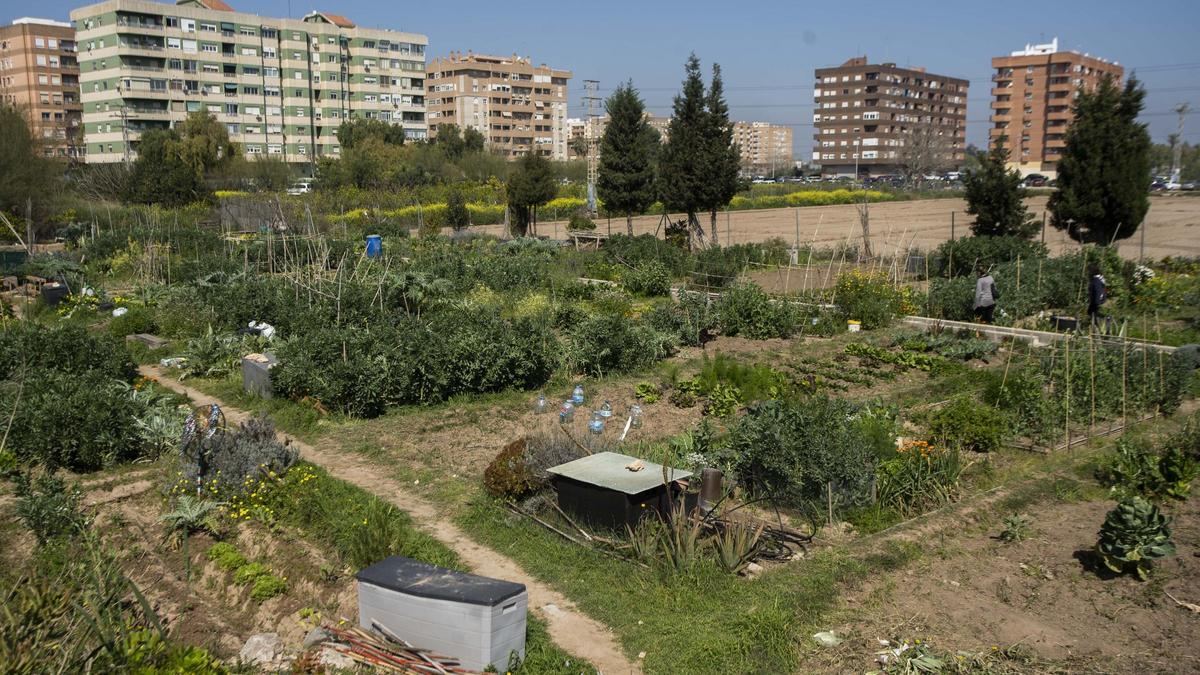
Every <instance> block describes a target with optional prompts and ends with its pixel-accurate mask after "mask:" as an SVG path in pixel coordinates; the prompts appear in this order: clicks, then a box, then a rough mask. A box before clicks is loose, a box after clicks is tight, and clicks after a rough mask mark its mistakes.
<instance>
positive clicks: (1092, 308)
mask: <svg viewBox="0 0 1200 675" xmlns="http://www.w3.org/2000/svg"><path fill="white" fill-rule="evenodd" d="M1105 300H1108V284H1107V283H1105V281H1104V275H1102V274H1100V266H1099V265H1097V264H1096V263H1091V264H1090V265H1088V308H1087V313H1088V318H1089V319H1090V320H1091V325H1092V328H1097V329H1098V328H1100V327H1101V325H1102V320H1103V319H1104V315H1103V314H1101V313H1100V307H1101V305H1103V304H1104V301H1105Z"/></svg>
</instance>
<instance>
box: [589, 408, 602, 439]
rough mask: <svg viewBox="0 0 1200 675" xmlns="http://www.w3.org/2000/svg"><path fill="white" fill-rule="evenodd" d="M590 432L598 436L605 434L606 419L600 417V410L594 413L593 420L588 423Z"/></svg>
mask: <svg viewBox="0 0 1200 675" xmlns="http://www.w3.org/2000/svg"><path fill="white" fill-rule="evenodd" d="M588 431H590V432H592V434H593V435H596V436H599V435H600V434H602V433H604V417H602V416H601V415H600V411H599V410H597V411H595V412H593V413H592V419H591V421H590V422H588Z"/></svg>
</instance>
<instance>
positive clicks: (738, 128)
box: [733, 122, 793, 176]
mask: <svg viewBox="0 0 1200 675" xmlns="http://www.w3.org/2000/svg"><path fill="white" fill-rule="evenodd" d="M733 142H734V143H737V145H738V152H739V153H741V156H742V169H743V170H745V171H748V172H750V173H753V174H756V175H764V176H774V175H776V174H778V173H791V172H792V165H793V162H792V128H791V127H789V126H784V125H780V124H771V123H770V122H734V123H733Z"/></svg>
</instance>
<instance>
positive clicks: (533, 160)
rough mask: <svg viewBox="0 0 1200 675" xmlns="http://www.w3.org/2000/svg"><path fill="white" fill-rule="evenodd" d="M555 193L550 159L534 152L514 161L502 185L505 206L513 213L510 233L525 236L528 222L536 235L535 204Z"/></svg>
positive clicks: (527, 231)
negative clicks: (505, 199) (503, 185)
mask: <svg viewBox="0 0 1200 675" xmlns="http://www.w3.org/2000/svg"><path fill="white" fill-rule="evenodd" d="M556 192H557V187H556V185H555V180H554V167H553V166H552V165H551V164H550V160H548V159H546V158H545V157H542V156H541V155H539V154H537V153H536V152H530V153H527V154H525V155H524V156H522V157H521V158H520V159H519V160H517V162H516V168H515V169H513V171H512V173H511V174H509V177H508V183H507V185H506V186H505V194H506V195H507V197H508V206H509V207H510V208H511V209H512V214H513V222H512V230H513V234H516V235H517V236H519V237H524V236H526V235H527V234H529V233H530V226H531V225H532V226H533V227H534V234H536V227H537V207H539V206H541V205H542V204H545V203H546V202H548V201H550V200H551V199H554V195H555V194H556Z"/></svg>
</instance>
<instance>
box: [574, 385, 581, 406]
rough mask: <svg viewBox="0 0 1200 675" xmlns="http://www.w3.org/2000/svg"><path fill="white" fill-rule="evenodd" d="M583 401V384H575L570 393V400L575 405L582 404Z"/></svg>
mask: <svg viewBox="0 0 1200 675" xmlns="http://www.w3.org/2000/svg"><path fill="white" fill-rule="evenodd" d="M583 401H584V398H583V385H582V384H577V385H575V391H574V393H572V394H571V402H572V403H574V404H575V405H583Z"/></svg>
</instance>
